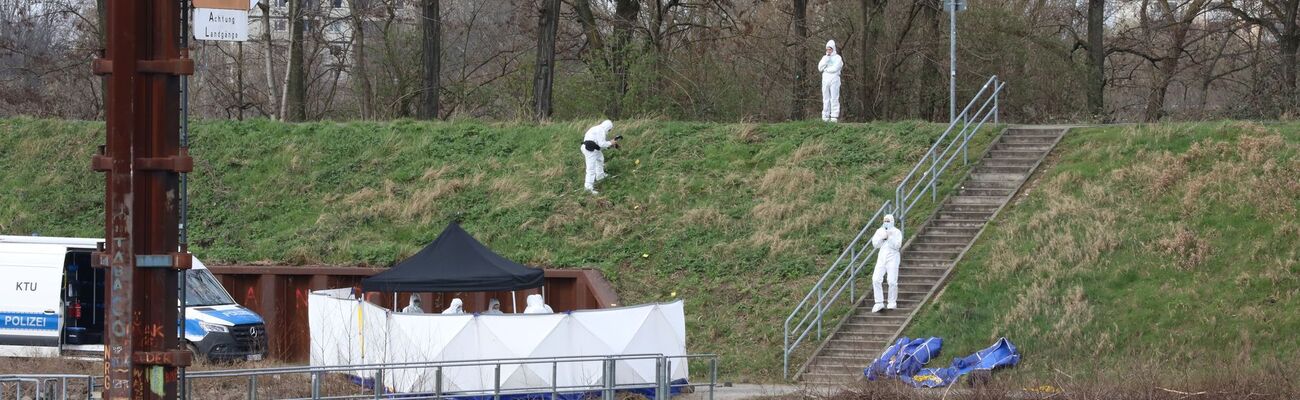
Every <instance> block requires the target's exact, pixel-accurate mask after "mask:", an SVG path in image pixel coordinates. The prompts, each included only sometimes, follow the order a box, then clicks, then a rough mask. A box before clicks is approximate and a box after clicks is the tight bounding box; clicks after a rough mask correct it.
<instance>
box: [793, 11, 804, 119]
mask: <svg viewBox="0 0 1300 400" xmlns="http://www.w3.org/2000/svg"><path fill="white" fill-rule="evenodd" d="M794 40H795V45H794V50H793V51H792V52H791V53H793V54H791V58H792V59H793V60H794V82H793V84H792V86H791V88H790V119H791V120H795V121H798V120H801V119H803V118H804V97H805V95H804V88H805V87H807V86H808V84H807V82H806V81H807V80H808V77H807V76H806V75H805V74H806V72H807V71H808V57H807V54H804V53H805V52H804V47H807V45H808V0H794Z"/></svg>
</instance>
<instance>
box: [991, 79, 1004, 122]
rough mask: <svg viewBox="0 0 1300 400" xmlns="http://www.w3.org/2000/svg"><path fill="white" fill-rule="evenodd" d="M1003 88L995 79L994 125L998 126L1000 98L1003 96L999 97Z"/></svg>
mask: <svg viewBox="0 0 1300 400" xmlns="http://www.w3.org/2000/svg"><path fill="white" fill-rule="evenodd" d="M1001 86H1002V84H1001V83H1000V81H999V80H997V79H996V78H994V81H993V123H994V124H997V123H998V114H999V112H998V97H1001V96H999V95H1000V94H1002V87H1001Z"/></svg>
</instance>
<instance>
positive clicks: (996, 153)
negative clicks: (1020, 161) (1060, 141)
mask: <svg viewBox="0 0 1300 400" xmlns="http://www.w3.org/2000/svg"><path fill="white" fill-rule="evenodd" d="M1046 152H1047V151H1045V150H989V154H988V156H989V158H995V159H996V158H1032V159H1039V158H1042V157H1043V153H1046Z"/></svg>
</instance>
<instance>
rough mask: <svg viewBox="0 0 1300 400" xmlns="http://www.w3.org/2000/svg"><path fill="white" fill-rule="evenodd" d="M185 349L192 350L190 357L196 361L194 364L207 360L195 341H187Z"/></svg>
mask: <svg viewBox="0 0 1300 400" xmlns="http://www.w3.org/2000/svg"><path fill="white" fill-rule="evenodd" d="M185 349H186V350H189V351H190V358H191V359H192V360H193V361H194V364H198V363H200V362H203V361H207V360H206V359H205V358H204V357H203V353H200V352H199V347H198V346H195V345H194V343H190V342H185Z"/></svg>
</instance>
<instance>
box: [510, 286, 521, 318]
mask: <svg viewBox="0 0 1300 400" xmlns="http://www.w3.org/2000/svg"><path fill="white" fill-rule="evenodd" d="M510 313H511V314H518V313H519V300H516V299H515V291H513V290H511V291H510Z"/></svg>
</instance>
